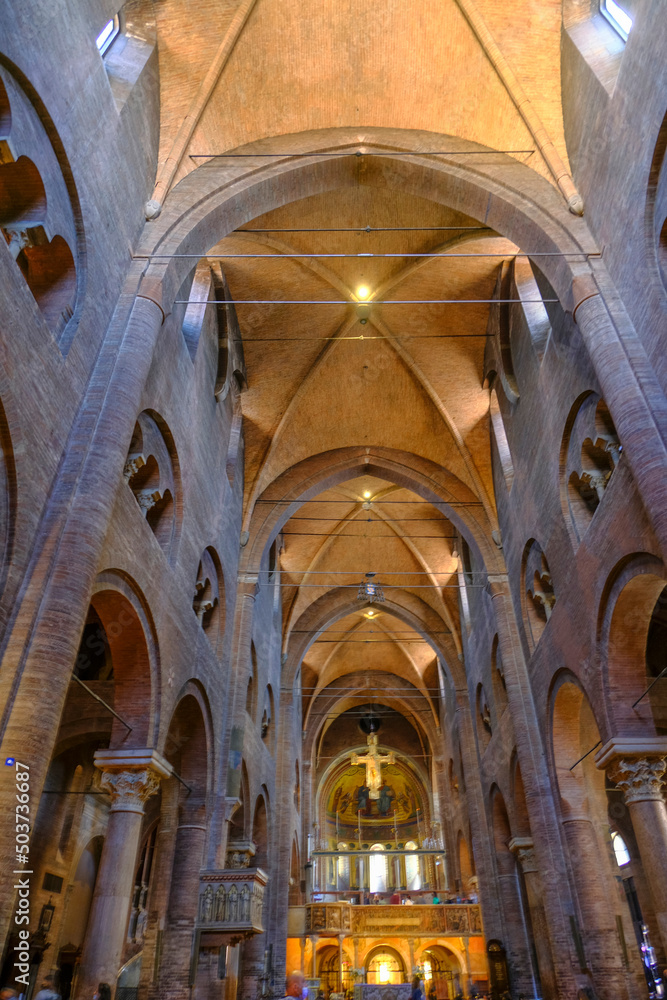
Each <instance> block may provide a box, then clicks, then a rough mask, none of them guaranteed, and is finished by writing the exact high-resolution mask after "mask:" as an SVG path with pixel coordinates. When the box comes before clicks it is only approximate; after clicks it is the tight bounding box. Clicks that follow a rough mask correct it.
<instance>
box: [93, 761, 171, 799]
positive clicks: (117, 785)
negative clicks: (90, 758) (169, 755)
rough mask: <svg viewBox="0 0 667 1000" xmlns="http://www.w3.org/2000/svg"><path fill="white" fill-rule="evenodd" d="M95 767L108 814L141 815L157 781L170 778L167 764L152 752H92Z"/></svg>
mask: <svg viewBox="0 0 667 1000" xmlns="http://www.w3.org/2000/svg"><path fill="white" fill-rule="evenodd" d="M94 763H95V767H97V768H99V770H100V771H101V772H102V776H101V778H100V788H102V789H103V790H104V791H106V792H108V793H109V795H110V796H111V811H112V812H138V813H143V811H144V804H145V802H146V801H147V799H149V798H150V797H151V795H155V793H156V792H157V791H158V789H159V787H160V779H161V778H169V777H171V774H172V766H171V764H170V763H169V762H168V761H167V760H165V758H164V757H162V755H161V754H159V753H157V751H155V750H150V749H135V750H96V751H95V756H94Z"/></svg>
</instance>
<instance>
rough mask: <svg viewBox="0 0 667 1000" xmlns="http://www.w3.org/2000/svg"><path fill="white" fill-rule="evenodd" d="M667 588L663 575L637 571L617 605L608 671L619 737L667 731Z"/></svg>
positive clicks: (617, 600) (615, 606)
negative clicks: (665, 671)
mask: <svg viewBox="0 0 667 1000" xmlns="http://www.w3.org/2000/svg"><path fill="white" fill-rule="evenodd" d="M647 568H648V567H647ZM666 592H667V591H666V584H665V579H664V577H662V576H659V575H657V573H655V572H650V571H649V572H643V573H637V574H636V575H634V576H632V577H631V578H630V579H629V580H628V582H627V583H625V585H624V586H623V588H622V590H621V591H620V593H619V594H618V596H617V597H616V601H615V602H614V604H613V611H612V613H611V616H610V623H609V633H608V640H607V643H608V646H607V649H608V652H607V670H608V679H609V689H610V693H611V694H612V695H613V705H612V706H611V711H612V713H613V717H614V720H615V724H616V728H617V732H618V735H622V734H627V735H634V734H637V735H638V736H646V734H647V732H650V733H653V734H654V735H665V734H667V678H666V677H664V676H661V674H662V671H663V670H664V669H665V666H667V661H666V660H665V648H666V647H665V645H664V641H663V640H664V639H665V635H666V626H665V621H666V613H665V608H666V606H667V598H666V596H665V594H666ZM649 688H650V690H648V689H649Z"/></svg>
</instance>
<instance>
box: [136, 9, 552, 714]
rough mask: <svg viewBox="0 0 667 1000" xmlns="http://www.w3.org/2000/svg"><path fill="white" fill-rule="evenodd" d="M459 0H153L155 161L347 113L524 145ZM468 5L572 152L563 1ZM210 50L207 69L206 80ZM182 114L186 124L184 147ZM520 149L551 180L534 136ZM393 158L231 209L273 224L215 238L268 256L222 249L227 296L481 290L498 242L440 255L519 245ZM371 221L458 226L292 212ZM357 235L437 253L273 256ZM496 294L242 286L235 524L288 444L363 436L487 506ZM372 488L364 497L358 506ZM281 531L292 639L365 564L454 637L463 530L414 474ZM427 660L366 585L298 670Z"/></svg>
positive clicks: (274, 290)
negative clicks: (434, 469) (360, 299)
mask: <svg viewBox="0 0 667 1000" xmlns="http://www.w3.org/2000/svg"><path fill="white" fill-rule="evenodd" d="M466 4H467V5H468V6H469V5H470V0H465V3H464V0H461V2H460V3H459V2H456V0H365V2H364V3H359V2H358V0H317V2H311V0H255V2H254V3H252V0H242V2H241V3H238V2H236V0H234V2H230V0H214V2H213V0H200V2H198V3H190V4H188V5H185V4H184V3H183V0H157V2H156V4H155V9H156V12H157V26H158V43H159V56H160V87H161V139H160V164H161V169H162V170H163V171H164V170H165V164H168V163H169V161H170V158H171V161H172V167H173V172H172V176H171V178H170V181H169V183H170V185H171V186H173V185H175V184H177V183H178V181H179V180H180V179H182V178H183V177H184V176H185V175H186V174H187V173H189V172H190V171H192V170H193V169H196V166H197V164H199V163H203V162H204V160H203V159H193V158H192V156H193V155H194V156H200V155H202V154H209V153H222V152H224V151H229V150H232V149H235V148H237V147H239V146H243V145H244V144H246V143H249V142H254V141H256V140H258V139H263V138H267V137H276V136H280V135H285V134H289V133H298V132H301V131H306V130H324V129H328V128H335V127H342V126H347V127H350V126H351V127H353V128H358V130H359V137H360V140H363V134H364V128H366V127H369V128H370V127H376V126H380V127H387V128H392V129H397V128H399V129H420V130H426V131H432V132H434V133H441V134H443V133H444V134H446V135H450V136H454V137H457V138H460V139H462V140H468V141H472V142H475V143H479V144H481V145H483V146H486V147H490V148H491V149H494V150H529V149H536V143H535V140H534V138H533V137H532V136H531V134H530V132H529V130H528V128H527V126H526V124H525V123H524V120H523V118H522V117H521V115H520V113H519V111H518V110H517V106H516V100H515V99H513V97H512V96H511V95H510V93H509V92H508V89H507V88H506V86H505V85H504V83H503V82H502V81H501V79H500V77H499V75H498V73H497V72H496V70H495V69H494V67H493V65H492V63H491V61H490V60H489V57H488V54H487V53H486V52H485V50H484V48H483V47H482V45H481V44H480V41H479V39H478V37H477V36H476V35H475V33H474V32H473V30H472V28H471V26H470V24H469V21H468V20H466V17H465V16H464V14H463V7H464V6H465V5H466ZM475 5H476V10H477V11H478V13H479V15H481V17H482V18H483V20H484V22H485V24H486V27H487V28H488V30H489V31H490V33H491V35H492V36H493V39H494V40H495V42H496V43H497V45H498V48H499V49H500V50H501V52H502V55H503V56H504V58H505V59H506V60H507V62H508V63H509V65H510V66H511V67H512V70H513V73H514V75H515V77H516V79H517V80H518V81H519V83H520V85H521V87H523V90H524V91H525V93H526V94H527V95H528V97H529V99H530V101H531V103H532V105H533V107H534V109H535V111H536V112H537V114H538V115H539V117H540V119H541V121H542V124H543V125H544V127H545V129H546V132H547V133H548V136H549V138H550V139H551V141H552V142H553V144H554V146H555V148H556V150H557V151H558V153H559V154H560V156H561V157H562V159H563V161H564V162H565V163H567V156H566V150H565V145H564V140H563V121H562V110H561V101H560V91H561V88H560V21H561V2H560V0H541V2H540V3H526V2H525V0H475ZM241 8H243V11H242V13H243V15H244V17H243V18H242V19H241V20H240V21H239V17H240V14H239V11H240V10H241ZM246 15H247V16H246ZM235 17H236V21H235V20H234V19H235ZM223 43H224V44H223ZM221 46H222V47H224V46H226V48H225V51H224V58H221V56H220V52H221ZM216 58H217V59H218V60H219V66H218V68H219V73H218V74H217V75H214V79H213V80H212V81H211V67H212V66H213V65H214V64H215V61H216ZM207 74H208V80H209V83H210V86H208V89H207V85H206V80H207ZM202 94H203V97H202ZM198 95H199V97H200V98H201V101H200V106H199V107H198V108H196V114H195V115H194V116H193V115H192V110H193V107H196V104H197V98H198ZM515 96H516V95H515ZM189 115H190V126H189V128H188V129H187V141H185V142H183V143H182V148H181V149H180V150H178V143H179V137H180V138H181V139H182V137H183V134H184V123H185V122H187V121H188V116H189ZM323 148H326V143H325V142H323ZM174 149H177V155H176V156H175V155H174ZM516 156H517V158H518V159H520V160H521V162H523V163H526V164H527V166H529V167H531V168H533V169H534V170H535V171H537V172H538V173H539V174H541V175H542V176H543V177H545V178H547V179H548V180H549V181H550V182H551V183H554V179H553V172H550V171H549V169H548V167H547V164H546V163H545V161H544V160H543V159H542V157H541V155H540V153H539V152H537V151H536V152H534V153H532V154H525V153H520V154H519V153H517V154H516ZM387 170H389V171H390V170H391V168H390V167H389V166H388V165H387V168H385V167H384V166H383V165H382V164H381V163H380V164H378V163H377V161H375V162H374V163H373V164H371V163H368V164H366V163H364V164H360V169H359V180H358V184H357V185H356V186H354V187H348V188H345V189H341V190H339V191H338V192H334V193H331V192H329V193H327V194H326V195H317V196H314V197H308V198H304V199H301V200H297V201H293V202H292V203H290V204H288V205H285V206H283V207H281V208H279V209H276V210H275V211H273V212H271V213H269V214H267V215H264V216H262V217H261V218H258V219H255V220H253V221H252V222H251V223H248V224H247V225H246V226H245V227H244V228H245V229H246V230H249V229H262V230H272V232H264V233H256V232H255V233H249V232H245V233H243V232H236V233H234V234H232V235H230V236H227V237H226V238H224V239H222V240H221V241H220V242H219V243H218V244H217V245H216V246H215V247H213V248H212V249H211V253H216V254H230V255H238V254H250V253H252V254H256V255H260V256H259V257H256V258H252V259H251V258H248V259H245V260H242V259H239V258H238V257H230V258H229V259H227V260H222V262H221V263H222V267H223V269H224V271H225V274H226V276H227V279H228V282H229V287H230V290H231V293H232V296H233V298H234V299H270V300H273V299H286V300H294V299H312V300H322V299H343V300H345V302H346V303H349V302H350V301H351V300H352V299H353V298H354V293H355V290H356V289H357V288H358V286H359V285H362V284H363V285H367V286H368V287H369V288H370V289H371V292H372V295H373V297H375V298H379V299H382V298H396V299H409V300H415V299H448V298H451V299H489V298H490V297H491V296H492V294H493V289H494V286H495V282H496V277H497V274H498V268H499V267H500V259H499V257H491V256H488V257H483V256H482V257H477V258H473V257H470V258H461V257H455V256H452V255H453V254H454V253H456V252H460V251H461V250H464V251H465V252H468V253H488V254H498V255H501V254H506V255H508V256H511V255H512V253H513V252H515V251H516V249H517V248H516V247H513V246H512V245H511V244H510V243H509V242H508V241H507V240H505V239H503V238H502V237H501V236H499V235H497V234H496V233H493V232H491V231H490V230H484V229H481V228H477V229H476V230H473V231H469V228H468V227H480V222H479V220H476V219H471V218H468V217H465V216H463V215H461V214H460V213H457V212H454V211H452V210H451V209H448V208H446V207H443V206H441V205H436V204H434V203H433V202H430V201H427V200H425V199H423V198H419V197H416V196H414V195H411V194H408V193H405V192H403V191H400V192H398V191H397V190H396V187H395V186H393V185H392V177H391V176H388V174H387ZM366 226H371V227H373V228H380V227H453V228H450V229H447V230H445V229H444V228H443V230H442V231H440V232H434V231H431V232H427V231H412V232H410V231H402V232H396V231H394V232H372V233H366V232H358V231H357V232H304V231H298V232H286V231H285V230H308V229H310V230H318V229H331V228H339V229H344V228H345V227H350V228H354V227H359V228H363V227H366ZM524 249H529V248H524ZM369 252H371V253H394V254H401V253H407V252H411V253H417V252H420V253H424V252H428V253H433V256H432V257H426V258H416V259H415V258H412V259H410V258H407V259H401V258H400V257H391V258H372V259H363V258H358V257H357V258H351V257H349V258H325V259H319V260H315V259H312V258H311V259H306V258H302V259H293V258H289V257H284V258H283V259H281V257H280V256H268V255H269V254H271V255H287V254H294V253H303V254H305V253H311V254H313V253H329V254H330V253H347V254H359V253H369ZM488 308H489V307H488V306H487V305H483V304H480V305H468V306H462V305H421V306H415V305H384V306H375V307H374V308H373V313H372V317H371V320H370V321H369V323H368V324H367V325H366V326H361V325H360V324H359V322H358V318H357V316H356V314H355V311H354V308H353V307H352V306H351V305H348V304H342V305H337V304H336V305H293V306H239V307H238V309H237V311H238V316H239V322H240V326H241V331H242V334H243V341H244V350H245V359H246V365H247V372H248V389H247V391H246V392H245V393H244V394H243V396H242V405H243V426H244V436H245V462H246V464H245V514H246V524H247V523H248V520H249V518H250V516H251V514H252V511H253V508H254V506H255V503H256V501H257V499H258V498H259V497H260V496H261V494H262V493H263V491H264V490H266V489H267V487H269V486H270V484H271V483H272V482H274V481H275V480H276V478H277V477H278V476H280V475H281V473H284V472H285V471H286V470H287V469H289V468H290V467H292V466H293V465H294V464H295V463H297V462H299V461H301V460H304V459H307V458H310V457H311V456H315V455H319V454H323V453H326V452H329V451H332V450H333V449H340V448H346V447H350V446H366V447H381V448H384V449H396V451H397V452H409V453H412V454H416V455H419V456H421V457H422V458H424V459H427V460H430V461H431V462H433V463H436V464H437V465H438V466H440V467H442V468H444V469H446V470H447V472H448V473H450V474H451V475H452V476H455V477H456V479H457V480H458V482H459V489H460V490H461V491H462V493H461V496H462V498H464V499H465V500H466V502H467V503H469V504H470V505H471V507H475V508H476V509H478V510H480V511H483V512H484V513H485V516H486V519H487V523H488V524H490V525H494V524H495V502H494V498H493V484H492V477H491V457H490V456H491V451H490V439H489V393H488V390H487V389H485V388H484V387H483V385H482V382H483V372H482V366H483V356H484V345H485V332H486V327H487V320H488ZM361 334H363V335H364V339H363V340H361V339H358V338H359V336H360V335H361ZM352 338H354V339H352ZM365 493H367V494H368V493H369V494H370V496H371V503H370V509H365V508H364V506H363V504H364V494H365ZM283 537H284V548H283V551H282V554H281V569H282V585H283V586H282V602H283V619H284V634H285V636H286V640H285V641H286V643H287V637H288V636H290V635H291V636H293V635H294V634H298V632H299V631H300V630H301V629H303V625H302V622H303V621H304V617H305V618H307V613H308V609H309V607H311V608H312V606H313V604H314V602H316V601H318V600H321V599H322V598H323V597H324V596H325V595H327V594H329V593H331V592H333V591H338V590H339V588H352V589H348V590H347V596H348V597H349V599H350V600H352V599H353V597H354V593H355V592H354V589H353V588H355V587H356V586H357V585H358V583H359V581H360V579H361V577H362V575H363V573H365V572H367V571H375V572H377V573H378V574H379V577H378V578H379V579H380V580H381V581H382V582H383V583H384V584H385V585H389V588H390V591H391V593H392V594H393V595H398V594H400V595H402V597H401V600H402V601H403V603H405V601H406V600H407V601H410V600H413V601H418V602H421V605H420V606H423V607H427V608H429V609H430V612H429V613H431V612H432V613H433V615H434V616H437V617H436V618H434V619H433V620H437V622H439V623H440V624H439V627H438V628H437V629H436V631H438V632H440V633H441V634H442V636H443V637H445V638H446V641H444V642H443V644H444V645H449V647H450V648H451V649H452V650H453V651H454V653H456V652H458V651H460V649H461V637H460V622H459V601H458V595H457V589H456V586H457V566H458V560H457V555H459V553H457V545H458V543H457V539H456V532H455V529H454V527H453V525H452V524H451V522H450V521H449V520H448V519H447V518H446V517H445V516H444V514H443V513H442V512H441V511H440V510H438V509H436V508H435V507H433V506H431V505H430V504H427V503H424V501H423V499H422V498H421V497H420V496H419V495H418V494H417V493H416V492H412V491H410V490H409V489H407V488H406V487H405V486H404V485H403V486H399V485H397V484H395V483H393V482H392V481H391V479H390V478H387V479H384V478H379V477H378V476H376V475H367V476H358V475H353V476H352V477H351V478H350V479H349V480H348V481H347V482H343V483H340V484H339V485H337V486H334V487H331V488H329V489H327V490H325V491H323V492H322V493H321V494H320V495H319V496H318V497H316V498H314V499H313V500H312V501H311V502H309V503H307V504H305V505H304V506H302V507H301V508H300V509H299V511H298V512H297V513H296V514H295V515H294V517H292V518H291V519H290V521H288V522H287V524H286V525H285V529H284V536H283ZM458 547H460V545H459V546H458ZM394 588H395V589H394ZM341 593H343V591H341ZM388 593H389V591H388ZM399 603H400V602H399ZM369 610H372V611H373V612H374V613H373V615H372V616H371V617H368V613H369ZM431 631H433V626H431ZM434 669H435V667H434V652H433V650H432V648H431V647H430V646H429V645H428V644H427V643H426V642H425V641H424V640H423V638H422V636H420V634H419V633H418V632H417V631H415V629H414V628H413V627H412V626H410V625H409V624H407V623H406V621H405V620H403V619H402V618H401V617H397V616H396V614H394V613H392V611H391V610H390V609H388V608H387V607H385V606H383V605H380V606H378V607H377V609H376V608H373V609H369V607H364V606H363V605H362V604H359V605H358V606H357V607H355V608H354V609H353V610H352V611H351V612H349V613H347V614H345V615H344V616H343V617H337V618H336V619H335V620H333V621H332V622H331V623H330V624H329V625H328V627H327V628H326V629H325V631H324V632H322V633H321V634H319V635H318V638H317V641H316V642H315V643H314V644H313V645H312V646H310V648H309V649H308V651H307V653H306V656H305V659H304V668H303V683H304V686H305V687H306V688H309V689H311V690H312V691H314V692H317V691H318V690H319V689H321V688H325V687H326V686H327V685H330V684H331V683H333V682H335V681H337V680H338V679H340V678H343V677H348V678H349V677H350V676H352V678H353V679H352V680H351V681H350V683H351V684H354V683H360V681H359V679H360V678H362V677H363V678H365V680H364V682H363V683H364V684H367V683H368V676H369V671H370V672H372V671H377V672H378V677H380V675H382V676H383V677H385V676H386V675H387V674H389V675H392V676H394V677H399V678H401V679H402V680H405V681H408V682H409V683H410V684H411V685H414V686H415V687H417V688H418V689H420V690H422V691H423V692H424V693H425V695H426V697H427V698H428V697H429V696H428V694H427V692H426V689H427V688H431V689H432V688H434V687H436V686H437V673H436V674H435V675H434V673H433V671H434ZM355 678H356V679H355ZM309 702H310V703H311V704H312V700H311V699H309V698H307V699H306V703H309Z"/></svg>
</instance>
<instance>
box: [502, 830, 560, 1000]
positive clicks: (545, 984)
mask: <svg viewBox="0 0 667 1000" xmlns="http://www.w3.org/2000/svg"><path fill="white" fill-rule="evenodd" d="M509 849H510V851H512V853H513V854H515V855H516V857H517V859H518V861H519V865H520V867H521V871H522V872H523V883H524V886H525V887H526V897H527V899H528V909H529V911H530V920H531V923H532V926H533V940H534V943H535V951H536V953H537V965H538V969H539V974H540V982H541V985H542V996H543V997H544V1000H551V998H552V997H555V996H556V995H557V993H556V977H555V970H554V963H553V956H552V954H551V947H550V945H549V935H548V932H547V919H546V914H545V912H544V898H543V895H542V884H541V882H540V875H539V870H538V867H537V861H536V858H535V850H534V847H533V841H532V840H531V839H530V838H529V837H513V838H512V840H510V842H509Z"/></svg>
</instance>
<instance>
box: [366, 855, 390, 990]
mask: <svg viewBox="0 0 667 1000" xmlns="http://www.w3.org/2000/svg"><path fill="white" fill-rule="evenodd" d="M371 851H377V852H378V853H377V854H371V856H370V888H371V892H386V891H387V859H386V858H385V856H384V854H381V853H379V852H380V851H384V847H383V845H382V844H373V846H372V847H371ZM382 981H383V982H387V981H388V980H382Z"/></svg>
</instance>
